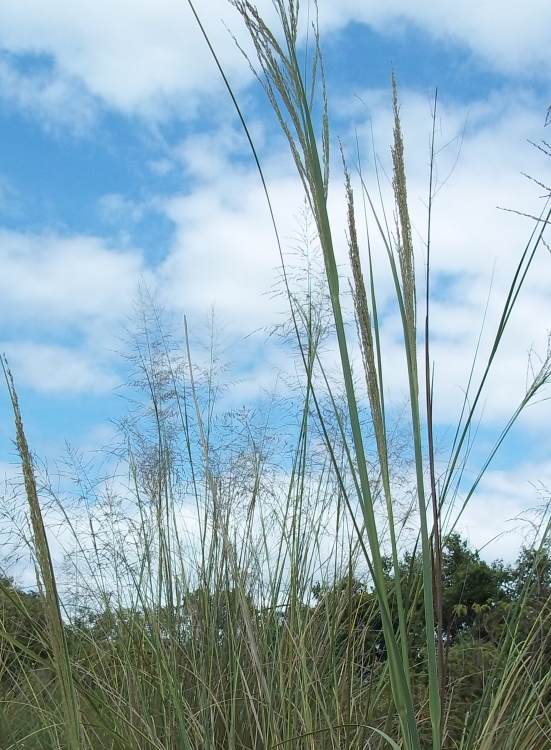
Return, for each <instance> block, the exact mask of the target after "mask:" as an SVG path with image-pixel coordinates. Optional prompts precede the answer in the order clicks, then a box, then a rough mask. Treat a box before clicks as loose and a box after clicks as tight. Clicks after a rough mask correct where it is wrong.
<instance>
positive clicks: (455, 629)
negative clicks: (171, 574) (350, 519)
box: [0, 534, 551, 750]
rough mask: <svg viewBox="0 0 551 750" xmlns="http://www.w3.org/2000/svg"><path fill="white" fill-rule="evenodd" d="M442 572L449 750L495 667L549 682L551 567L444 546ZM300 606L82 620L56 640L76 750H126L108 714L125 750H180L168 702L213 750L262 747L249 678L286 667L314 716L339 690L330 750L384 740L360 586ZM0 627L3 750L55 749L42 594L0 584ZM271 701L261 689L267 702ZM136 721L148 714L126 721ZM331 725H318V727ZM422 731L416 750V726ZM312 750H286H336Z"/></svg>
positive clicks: (261, 700)
mask: <svg viewBox="0 0 551 750" xmlns="http://www.w3.org/2000/svg"><path fill="white" fill-rule="evenodd" d="M419 565H420V560H419V557H418V556H417V555H416V554H415V553H407V554H405V555H403V557H402V560H401V565H400V576H401V580H402V585H403V590H404V591H405V592H406V599H405V601H404V606H405V608H406V610H407V612H408V622H409V629H408V643H407V649H408V650H409V653H410V659H411V663H412V664H413V665H414V670H413V673H412V681H413V690H414V693H415V696H416V708H417V710H418V718H419V723H420V725H421V727H422V726H423V716H426V714H427V665H426V650H427V647H426V644H427V633H426V631H425V629H424V617H423V612H422V592H421V590H420V587H421V583H420V582H421V576H420V570H419ZM385 566H386V572H387V585H388V594H389V599H390V602H391V603H392V608H393V610H394V609H395V605H396V602H395V600H394V597H393V591H394V576H393V573H392V571H391V565H390V562H389V561H385ZM442 569H443V580H442V594H443V595H442V610H443V612H442V614H443V618H442V622H443V633H442V647H443V649H444V664H445V671H446V692H445V696H444V705H443V716H444V721H445V727H446V731H445V741H444V747H449V748H455V747H460V746H461V741H462V737H463V735H464V734H465V732H466V729H467V727H468V721H469V716H472V715H473V713H475V712H477V711H482V712H483V711H485V710H486V708H485V706H486V703H485V696H486V695H487V693H488V690H494V691H496V690H501V689H504V688H503V682H504V681H505V682H508V681H510V676H508V675H506V674H504V670H505V669H507V668H508V667H509V665H510V658H509V657H507V656H506V655H507V654H510V653H511V652H514V651H515V649H518V650H521V651H522V660H521V662H522V663H524V660H530V659H531V660H532V661H533V662H537V665H536V666H537V668H536V669H535V670H534V669H533V666H534V665H533V664H532V665H531V667H532V671H531V674H532V678H531V679H534V676H536V677H537V675H538V674H540V675H541V680H542V682H543V683H544V682H545V681H546V680H547V682H548V681H549V677H548V675H549V673H550V672H551V629H550V628H549V622H550V618H551V555H550V553H549V549H548V548H545V549H543V550H535V549H532V548H530V549H523V551H522V552H521V554H520V556H519V558H518V560H517V562H516V563H515V564H514V565H504V564H503V563H502V562H501V561H495V562H494V563H492V564H488V563H486V562H485V561H484V560H482V559H481V558H480V556H479V554H478V553H477V552H473V551H472V550H471V549H470V548H469V546H468V544H467V543H466V542H465V540H463V539H462V538H461V537H460V536H459V535H457V534H454V535H452V536H451V537H449V538H448V539H447V541H446V544H445V547H444V549H443V557H442ZM310 594H311V596H310V598H309V600H308V601H304V599H300V600H299V599H298V598H297V597H296V596H295V595H294V593H293V591H292V590H290V591H289V592H288V598H287V600H286V601H285V602H281V603H280V605H279V606H277V607H275V606H270V607H266V606H262V605H261V603H259V602H257V601H255V599H254V596H253V594H252V593H251V592H247V591H245V590H244V588H243V587H242V586H241V585H237V586H236V585H232V583H231V582H230V581H227V585H224V586H220V587H219V588H215V589H210V590H209V589H208V588H206V587H203V588H201V587H200V588H197V589H195V590H194V591H190V592H188V593H187V595H186V596H185V598H184V599H182V600H180V601H178V600H176V601H174V602H173V603H172V604H171V605H170V606H161V607H157V608H146V609H142V610H139V609H136V608H125V607H123V606H120V604H119V605H118V606H116V607H109V606H105V608H103V609H102V610H97V609H95V610H92V609H87V608H86V607H85V606H81V607H80V609H78V610H77V611H76V612H75V613H74V615H73V616H72V617H71V619H70V621H68V622H67V624H66V631H67V643H68V648H69V652H70V657H71V663H72V665H73V671H74V677H75V681H76V684H77V688H78V690H79V694H80V700H81V701H82V702H83V703H86V704H87V717H88V718H87V724H86V726H87V731H88V732H89V736H88V738H87V741H88V744H89V746H90V747H93V748H97V750H103V749H104V748H105V749H107V748H110V749H111V748H116V747H119V746H120V747H126V746H127V742H126V740H124V732H121V731H119V730H118V729H117V727H116V726H115V725H114V724H109V723H106V724H103V723H102V718H101V717H102V708H101V706H102V705H105V701H109V702H110V703H109V705H110V711H111V713H112V715H114V716H116V715H117V713H118V714H119V715H120V716H123V715H124V718H123V719H121V721H123V723H124V722H126V723H127V724H130V725H131V730H132V731H131V735H132V732H134V735H132V736H134V738H135V746H136V747H140V748H142V747H143V748H153V747H157V748H159V747H163V748H167V749H168V748H170V750H172V749H173V748H174V750H176V748H179V747H180V745H179V744H178V737H177V733H176V730H175V725H176V724H177V720H176V717H175V716H174V715H173V714H174V712H175V711H176V708H175V706H174V705H173V703H174V701H175V699H176V697H177V699H178V700H182V701H183V703H185V705H186V706H187V709H186V711H187V714H188V716H189V715H191V716H196V717H199V716H201V713H202V712H205V711H209V712H211V713H212V714H213V715H215V718H214V719H211V723H210V725H209V726H210V730H209V731H210V732H211V733H212V737H211V740H212V742H210V746H211V747H213V748H220V749H221V748H228V749H229V748H236V749H238V750H245V748H247V750H253V748H254V749H256V748H260V747H264V746H265V745H264V744H262V738H261V737H260V736H259V733H258V730H257V729H255V721H254V711H255V706H260V705H263V704H265V703H266V701H267V700H268V698H267V695H264V694H263V691H264V688H263V686H262V679H259V672H262V671H263V672H264V673H265V676H264V681H265V682H266V684H267V683H268V682H269V681H270V677H271V676H272V675H273V674H276V675H277V679H278V680H280V681H283V682H285V681H286V680H293V679H299V678H300V673H299V671H297V662H296V660H297V659H300V660H302V661H306V662H307V664H305V665H304V666H305V671H304V674H307V675H309V677H308V679H309V681H310V682H309V684H305V685H304V690H305V691H306V693H307V699H308V700H310V701H311V710H312V712H314V713H315V712H316V711H317V710H319V708H320V706H323V705H324V702H323V701H322V700H321V699H320V696H321V695H322V694H323V693H324V691H334V690H338V691H339V696H338V701H339V702H340V704H342V714H341V716H340V718H339V717H338V716H334V717H333V720H334V721H335V722H338V721H341V722H342V725H343V727H344V729H343V736H342V742H343V744H342V747H348V748H353V747H362V745H361V742H364V743H365V742H366V741H367V739H368V738H369V736H370V735H369V733H368V730H367V729H364V731H363V734H362V733H359V730H358V729H357V728H358V727H360V726H361V725H364V726H365V725H366V717H367V719H368V720H369V725H370V726H375V727H377V726H378V727H380V728H381V729H384V730H385V731H387V732H388V731H390V732H392V727H393V724H394V722H395V715H394V713H395V712H394V707H393V704H392V700H391V695H390V691H389V687H388V680H387V679H386V675H387V670H388V663H387V653H386V647H385V640H384V636H383V629H382V622H381V617H380V611H379V608H378V604H377V597H376V595H375V593H374V592H373V590H372V587H371V585H370V583H369V582H368V581H366V580H362V578H361V577H360V576H358V574H357V573H356V572H355V571H354V570H353V569H352V567H351V568H350V571H349V572H348V573H345V575H344V576H342V577H340V578H339V579H338V580H334V581H332V582H329V581H324V582H322V583H318V584H316V585H314V586H313V588H312V590H311V592H310ZM176 599H178V597H176ZM519 607H521V608H522V612H521V613H520V616H519V612H518V608H519ZM0 627H1V632H2V636H1V637H0V694H1V704H0V705H1V723H0V747H1V748H3V749H6V750H7V749H8V748H25V749H26V750H38V748H40V749H41V750H50V749H53V748H56V749H57V748H63V747H65V740H64V730H63V722H62V719H61V716H60V715H58V713H57V712H58V707H59V695H58V686H57V681H56V674H55V668H54V667H53V663H52V654H51V650H50V646H49V637H48V633H47V625H46V617H45V612H44V607H43V602H42V598H41V597H40V595H39V594H38V593H37V592H29V591H24V590H22V589H21V588H20V587H18V586H17V585H16V584H15V583H14V582H13V580H11V579H9V578H6V577H4V578H2V579H1V593H0ZM433 637H436V634H435V635H434V636H433ZM253 642H254V643H255V649H256V652H255V649H253V648H251V644H252V643H253ZM507 644H508V645H507ZM282 665H283V666H282ZM520 666H521V665H519V667H520ZM283 682H282V684H281V693H282V694H284V693H285V692H286V687H285V685H284V684H283ZM508 689H509V691H510V695H509V697H508V701H507V702H508V703H509V704H510V705H511V706H514V704H515V700H514V697H515V689H516V688H515V686H514V685H512V686H510V688H508ZM519 689H520V688H519ZM273 690H274V686H273V684H272V683H270V687H269V690H268V694H271V693H272V691H273ZM539 695H540V700H541V701H542V705H543V704H545V705H544V706H543V708H544V709H545V711H548V710H551V691H550V690H549V689H547V691H543V692H542V691H540V693H539ZM308 696H309V697H308ZM228 704H230V705H231V706H232V707H233V708H232V710H233V711H234V712H235V716H234V719H233V721H232V731H231V732H230V731H229V730H228V724H227V723H225V721H224V716H225V714H226V711H227V706H228ZM506 705H507V704H506ZM144 707H147V710H148V714H147V716H143V715H140V716H138V713H143V710H144ZM113 709H115V710H113ZM251 712H252V713H251ZM56 716H57V721H56V720H55V718H53V717H56ZM94 716H96V719H95V720H94V718H93V717H94ZM342 716H345V717H346V718H347V722H344V721H342ZM45 717H48V719H47V720H46V719H45ZM330 719H331V716H325V717H323V720H324V721H325V722H327V721H329V720H330ZM506 723H507V712H506V706H505V711H504V715H503V725H504V726H506ZM426 724H427V737H426V741H427V747H428V746H429V743H430V737H429V728H428V718H427V720H426ZM347 725H348V728H347ZM352 727H356V729H355V730H354V732H352V730H351V728H352ZM127 729H128V727H127ZM291 734H292V732H291ZM379 739H380V738H379ZM372 742H373V744H372V745H369V746H370V747H371V746H373V747H379V744H377V742H378V740H377V741H376V740H374V739H372ZM316 743H317V744H316ZM316 743H315V744H311V745H308V744H304V745H302V744H300V745H299V744H297V745H296V747H299V746H300V747H302V746H304V747H320V748H325V747H332V746H333V745H332V744H331V743H326V744H324V740H323V737H321V736H320V737H319V738H318V739H317V740H316ZM346 743H348V744H346ZM380 746H381V747H383V746H384V743H383V744H381V745H380ZM266 747H267V745H266Z"/></svg>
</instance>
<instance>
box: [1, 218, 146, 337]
mask: <svg viewBox="0 0 551 750" xmlns="http://www.w3.org/2000/svg"><path fill="white" fill-rule="evenodd" d="M0 265H1V267H2V274H1V276H0V310H1V311H2V315H3V316H4V319H5V320H6V319H12V320H14V319H18V320H20V321H22V322H23V321H25V322H33V323H34V324H36V325H38V327H40V328H43V327H46V328H48V327H51V328H52V329H54V330H55V329H58V330H59V328H60V327H61V328H72V327H74V328H77V329H78V328H81V327H82V326H83V325H86V326H89V325H90V323H91V322H95V323H97V324H106V325H109V324H110V323H111V321H113V320H116V319H117V318H121V317H123V316H124V315H125V314H126V312H127V311H128V309H129V307H130V305H131V304H132V301H133V298H134V295H135V290H136V286H137V282H138V280H139V278H140V275H141V273H142V271H143V266H142V256H141V253H140V252H139V251H137V250H125V251H118V250H114V249H111V248H109V247H108V246H107V244H106V243H105V242H104V241H103V240H101V239H100V238H97V237H89V236H73V237H60V236H59V235H56V234H54V233H44V234H42V235H37V234H30V233H29V234H24V233H19V232H10V231H7V230H3V231H0Z"/></svg>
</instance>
